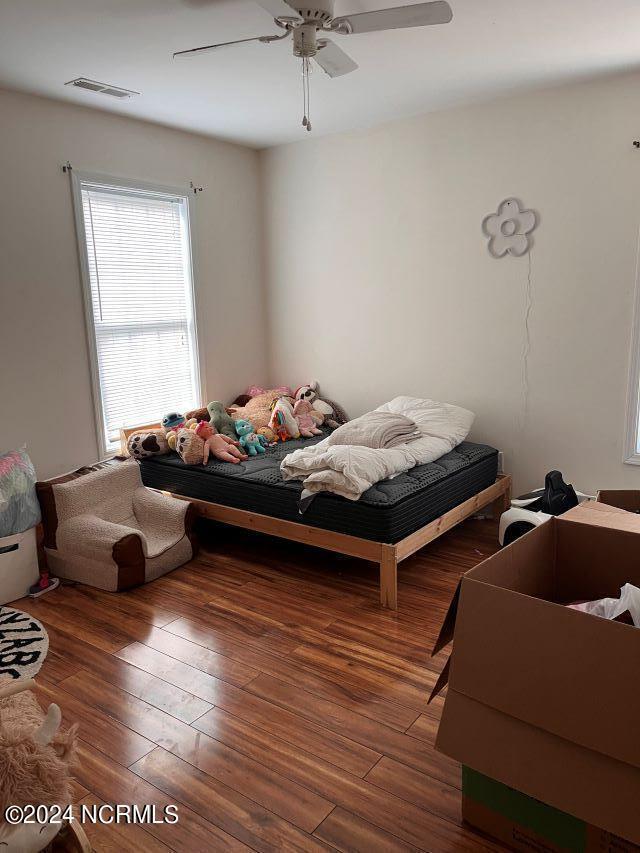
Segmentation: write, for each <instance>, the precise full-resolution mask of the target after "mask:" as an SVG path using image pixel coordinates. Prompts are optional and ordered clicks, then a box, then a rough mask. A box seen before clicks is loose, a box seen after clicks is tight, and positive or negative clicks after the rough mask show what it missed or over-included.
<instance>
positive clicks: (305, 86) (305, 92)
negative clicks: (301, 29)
mask: <svg viewBox="0 0 640 853" xmlns="http://www.w3.org/2000/svg"><path fill="white" fill-rule="evenodd" d="M309 72H310V66H309V57H308V56H303V57H302V100H303V110H304V116H303V118H302V126H303V127H304V128H306V129H307V130H308V131H310V130H311V118H310V117H309V116H310V113H311V106H310V104H311V88H310V85H309Z"/></svg>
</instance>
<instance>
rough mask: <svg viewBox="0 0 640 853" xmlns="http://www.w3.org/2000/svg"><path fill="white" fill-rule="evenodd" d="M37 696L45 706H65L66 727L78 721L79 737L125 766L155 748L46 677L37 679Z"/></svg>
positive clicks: (63, 707)
mask: <svg viewBox="0 0 640 853" xmlns="http://www.w3.org/2000/svg"><path fill="white" fill-rule="evenodd" d="M36 695H37V697H38V699H39V701H40V704H41V705H42V706H43V707H45V708H46V707H47V706H48V705H50V704H51V703H52V702H55V703H56V704H57V705H59V706H60V708H61V709H62V721H63V724H64V725H65V726H69V725H72V724H73V723H77V724H78V726H79V733H80V737H84V738H86V739H90V740H91V743H92V744H93V745H94V746H95V747H96V748H97V749H99V750H100V751H101V752H103V753H104V754H105V755H109V756H112V757H113V758H114V759H115V760H116V761H117V762H118V763H119V764H121V765H123V766H124V767H126V766H127V765H129V764H133V762H134V761H137V760H138V759H139V758H142V756H143V755H146V754H147V752H150V751H151V750H152V749H154V748H155V743H154V742H153V741H152V740H150V739H148V738H146V737H143V736H142V735H139V734H137V733H136V732H134V731H132V730H131V729H129V728H127V727H126V726H123V725H122V724H121V723H119V722H117V721H116V720H114V719H113V718H112V717H110V716H108V714H105V713H103V712H102V711H100V710H99V709H98V708H96V707H94V706H93V705H91V704H89V703H88V702H86V701H85V700H84V698H83V697H80V698H77V697H76V696H73V695H72V694H71V693H67V692H66V691H65V690H63V689H62V688H61V687H60V686H59V685H52V684H48V683H47V682H46V681H45V680H44V679H43V678H39V679H38V681H37V682H36Z"/></svg>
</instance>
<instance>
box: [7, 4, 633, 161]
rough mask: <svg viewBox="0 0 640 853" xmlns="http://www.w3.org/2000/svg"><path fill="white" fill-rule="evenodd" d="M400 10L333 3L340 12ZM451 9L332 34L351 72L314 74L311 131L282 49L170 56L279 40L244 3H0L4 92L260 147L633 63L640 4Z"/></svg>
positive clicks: (265, 18)
mask: <svg viewBox="0 0 640 853" xmlns="http://www.w3.org/2000/svg"><path fill="white" fill-rule="evenodd" d="M408 2H410V0H386V2H385V0H337V2H336V13H337V14H344V13H347V12H361V11H367V10H371V9H375V8H380V7H381V6H399V5H404V4H405V3H408ZM450 3H451V6H452V8H453V12H454V20H453V22H452V23H451V24H449V25H448V26H440V27H424V28H419V29H414V30H394V31H390V32H385V33H370V34H367V35H352V36H346V37H342V38H341V37H339V36H335V37H334V39H335V41H337V42H339V43H340V45H341V47H343V48H344V49H345V50H347V51H348V52H349V53H350V54H351V56H352V57H353V58H354V59H355V60H356V61H357V62H358V64H359V65H360V69H359V70H358V71H356V72H354V73H353V74H350V75H348V76H346V77H342V78H336V79H330V78H329V77H327V76H326V75H325V74H324V72H322V71H321V70H320V69H319V68H317V69H316V73H314V74H313V77H312V92H311V107H312V119H313V127H314V131H313V134H306V133H305V132H304V131H303V129H302V127H301V118H302V88H301V77H300V66H299V62H300V61H299V60H296V59H294V57H293V56H292V54H291V44H290V42H284V43H283V44H275V45H262V44H259V43H256V44H248V45H242V46H238V47H235V48H231V49H228V50H225V51H221V52H219V53H209V54H206V55H204V56H202V57H200V58H199V59H197V60H187V61H184V62H174V61H173V60H172V58H171V54H172V53H173V51H176V50H183V49H185V48H191V47H196V46H199V45H202V44H210V43H211V42H214V41H216V42H217V41H228V40H231V39H239V38H245V37H248V36H255V35H266V34H268V33H273V32H277V28H276V27H275V26H274V24H273V22H272V21H271V19H270V18H269V15H268V14H267V13H266V12H265V11H264V10H263V9H262V8H261V7H260V6H258V5H257V4H256V3H254V2H253V0H0V86H2V87H5V88H13V89H20V90H24V91H28V92H35V93H38V94H42V95H47V96H50V97H53V98H62V99H65V100H69V101H75V102H77V103H81V104H85V105H86V106H90V107H95V108H98V109H105V110H113V111H114V112H119V113H124V114H126V115H131V116H136V117H138V118H143V119H149V120H151V121H156V122H161V123H163V124H168V125H173V126H175V127H180V128H185V129H188V130H193V131H197V132H200V133H206V134H211V135H214V136H219V137H222V138H226V139H231V140H234V141H238V142H243V143H246V144H249V145H253V146H256V147H264V146H269V145H276V144H280V143H283V142H291V141H296V140H299V139H303V138H305V136H310V135H315V136H317V135H320V134H325V133H335V132H337V131H343V130H350V129H354V128H360V127H366V126H371V125H374V124H378V123H381V122H384V121H388V120H390V119H393V118H398V117H401V116H408V115H414V114H417V113H421V112H427V111H429V110H433V109H438V108H442V107H446V106H449V105H453V104H459V103H466V102H469V101H472V100H474V99H476V98H487V97H492V96H494V95H500V94H505V93H507V92H512V91H514V90H518V89H522V88H532V87H538V86H546V85H550V84H556V83H560V82H563V81H569V80H575V79H580V78H583V77H588V76H591V75H594V74H600V73H607V72H616V71H623V70H630V69H633V68H636V67H640V3H638V0H604V2H603V0H450ZM81 76H82V77H89V78H91V79H94V80H99V81H101V82H105V83H110V84H113V85H116V86H121V87H124V88H127V89H134V90H136V91H139V92H141V95H140V97H137V98H134V99H131V100H130V101H125V102H120V101H116V100H113V99H111V98H109V97H107V96H105V95H97V94H90V93H88V92H85V91H81V90H79V89H73V88H71V87H69V86H67V87H65V86H64V83H65V82H66V81H67V80H71V79H72V78H74V77H81ZM0 128H1V117H0ZM0 132H1V130H0Z"/></svg>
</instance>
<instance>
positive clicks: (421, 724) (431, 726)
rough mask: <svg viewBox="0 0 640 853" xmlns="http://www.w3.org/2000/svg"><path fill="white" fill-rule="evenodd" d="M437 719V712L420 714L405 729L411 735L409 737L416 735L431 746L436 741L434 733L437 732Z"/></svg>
mask: <svg viewBox="0 0 640 853" xmlns="http://www.w3.org/2000/svg"><path fill="white" fill-rule="evenodd" d="M438 719H439V715H438V714H437V713H425V714H420V716H419V717H418V719H417V720H416V721H415V723H413V724H412V725H410V726H409V728H408V729H407V734H408V735H411V737H417V738H419V739H420V740H423V741H424V742H425V743H428V744H429V745H430V746H433V745H434V744H435V742H436V735H437V734H438Z"/></svg>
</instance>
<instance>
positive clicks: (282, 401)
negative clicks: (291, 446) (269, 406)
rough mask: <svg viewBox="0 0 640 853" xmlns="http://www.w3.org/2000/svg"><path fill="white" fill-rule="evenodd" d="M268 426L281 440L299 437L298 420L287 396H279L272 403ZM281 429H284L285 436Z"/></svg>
mask: <svg viewBox="0 0 640 853" xmlns="http://www.w3.org/2000/svg"><path fill="white" fill-rule="evenodd" d="M269 426H270V427H271V429H272V430H274V432H276V433H277V434H278V437H279V438H280V440H281V441H286V440H287V438H300V430H299V428H298V422H297V421H296V419H295V417H294V414H293V406H292V405H291V403H290V402H289V398H288V397H280V398H279V399H278V400H276V401H275V403H274V404H273V411H272V412H271V420H270V422H269ZM283 429H284V430H286V433H287V437H286V438H283V436H282V432H283Z"/></svg>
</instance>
